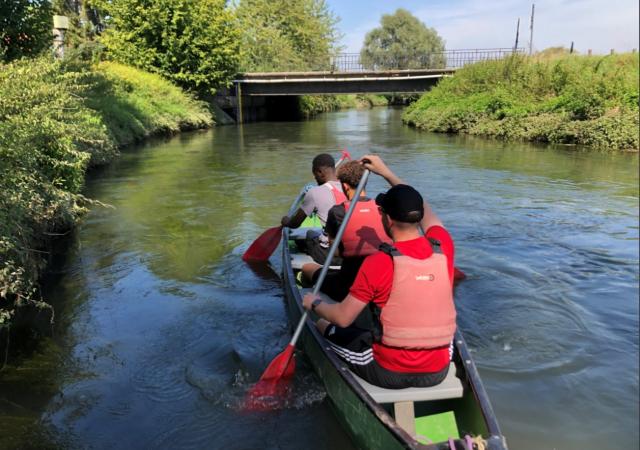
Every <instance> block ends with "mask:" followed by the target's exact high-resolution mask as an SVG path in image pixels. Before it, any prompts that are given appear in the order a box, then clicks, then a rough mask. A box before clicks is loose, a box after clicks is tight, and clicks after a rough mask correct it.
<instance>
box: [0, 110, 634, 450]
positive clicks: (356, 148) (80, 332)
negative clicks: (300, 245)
mask: <svg viewBox="0 0 640 450" xmlns="http://www.w3.org/2000/svg"><path fill="white" fill-rule="evenodd" d="M345 147H346V148H348V149H349V151H350V152H351V153H352V154H353V155H362V154H364V153H367V152H370V151H374V152H376V153H379V154H380V155H382V156H383V158H384V159H385V160H386V161H387V162H388V163H389V165H390V166H391V167H392V168H393V169H394V170H395V171H396V173H398V174H399V175H401V176H402V177H403V178H404V179H405V180H406V181H408V182H410V183H412V184H413V185H415V186H416V187H417V188H418V189H419V190H420V191H421V192H423V193H424V195H425V197H426V198H427V199H428V200H429V201H430V203H431V204H432V206H433V208H434V209H435V210H436V212H437V213H438V214H439V215H440V216H441V218H442V219H443V221H444V222H445V224H446V225H447V227H448V228H449V229H450V230H451V232H452V234H453V237H454V239H455V240H456V244H457V265H458V266H459V267H460V268H462V269H463V270H464V271H465V272H466V273H467V275H468V278H467V279H466V280H465V281H464V282H463V283H462V284H461V285H460V286H459V287H458V289H457V292H456V295H457V305H458V309H459V326H460V327H461V328H462V330H463V332H464V333H465V336H466V339H467V342H468V344H469V346H470V348H471V350H472V352H473V355H474V358H475V362H476V364H477V366H478V367H479V370H480V374H481V376H482V379H483V381H484V384H485V387H486V389H487V391H488V393H489V396H490V398H491V400H492V403H493V406H494V409H495V412H496V414H497V416H498V420H499V423H500V425H501V427H502V429H503V432H504V434H505V435H506V437H507V440H508V442H509V444H510V446H511V448H513V449H525V450H527V449H530V450H534V449H541V448H545V449H564V450H572V449H576V450H577V449H580V450H588V449H594V450H595V449H602V448H637V447H638V430H637V424H638V395H639V392H638V384H639V383H638V264H639V263H638V260H639V257H638V244H639V242H638V156H637V155H630V154H619V153H618V154H608V153H601V152H595V151H591V150H578V149H575V148H572V147H543V146H534V145H521V144H513V143H502V142H497V141H489V140H482V139H477V138H464V137H452V136H443V135H435V134H429V133H422V132H417V131H415V130H413V129H410V128H407V127H404V126H402V125H401V123H400V111H398V110H394V109H384V108H383V109H373V110H366V111H355V110H354V111H346V112H339V113H331V114H326V115H323V116H321V117H320V118H319V119H317V120H313V121H308V122H298V123H257V124H246V125H244V126H243V127H241V128H238V127H221V128H217V129H215V130H212V131H209V132H204V133H192V134H184V135H182V136H179V137H176V138H174V139H171V140H168V141H161V142H154V143H152V144H149V145H146V146H144V147H142V148H139V149H135V150H131V151H127V152H125V153H124V154H123V155H122V157H121V158H120V159H119V160H118V161H117V162H116V163H114V164H112V165H111V166H109V167H107V168H105V169H103V170H100V171H98V172H96V173H94V174H92V176H91V177H90V178H89V181H88V183H87V188H86V195H87V196H89V197H91V198H94V199H97V200H100V201H101V202H103V203H105V204H107V205H110V206H109V207H100V206H96V207H93V208H92V210H91V212H90V213H89V215H88V216H87V217H86V219H85V220H84V222H83V223H82V225H81V226H80V227H79V229H78V231H77V233H76V235H75V237H74V238H73V243H72V247H71V249H70V253H69V256H68V258H67V260H66V263H65V264H64V265H63V266H60V267H57V268H56V270H57V271H58V272H59V273H60V276H59V277H58V279H57V280H56V282H55V283H52V284H51V285H49V286H47V289H46V291H45V292H44V296H45V297H46V298H47V299H49V300H50V301H52V302H53V303H54V304H55V305H56V306H57V318H58V324H57V327H56V333H55V337H54V339H53V340H52V342H49V343H48V344H47V345H46V346H45V347H44V349H43V350H42V352H41V353H39V354H37V355H35V356H34V357H33V358H32V359H31V360H29V361H27V362H26V363H25V367H29V368H30V370H33V375H31V376H29V375H28V374H25V371H23V372H19V371H15V370H11V369H10V370H8V371H6V373H5V374H0V388H1V389H2V395H1V397H0V398H1V400H2V401H1V402H0V422H2V423H4V424H5V425H2V426H1V427H2V429H1V430H0V431H2V433H0V447H2V446H8V447H11V446H15V447H28V446H30V445H31V446H34V447H45V446H51V447H61V448H97V449H110V448H221V449H222V448H224V449H228V448H229V449H248V448H256V449H257V448H260V449H298V448H309V449H318V450H319V449H329V448H332V449H333V448H340V449H342V448H345V449H349V448H353V447H352V444H351V443H350V440H349V437H348V435H347V434H346V433H345V432H344V431H343V430H342V429H341V427H340V424H339V423H338V422H337V420H336V419H335V418H334V416H333V414H332V412H331V408H330V406H329V403H328V399H326V398H325V393H324V390H323V388H322V385H321V383H319V381H318V380H317V379H316V377H315V375H313V373H312V372H311V370H310V369H309V368H308V367H306V366H305V364H304V363H303V364H302V365H299V366H298V370H297V377H296V381H295V386H294V394H295V395H294V397H293V398H292V400H291V401H290V403H289V404H287V405H286V407H285V408H284V409H282V410H279V411H275V412H273V413H271V414H246V413H241V412H239V411H238V409H237V407H238V405H239V402H240V401H241V399H242V396H243V393H244V392H245V390H246V388H247V386H248V385H250V383H251V382H252V381H255V380H256V379H257V378H258V377H259V375H260V373H261V372H262V370H263V369H264V367H265V366H266V364H267V363H268V362H269V361H270V360H271V359H272V358H273V357H274V356H275V355H276V354H277V353H278V352H280V351H281V350H282V349H283V348H284V346H285V345H286V343H287V341H288V339H289V337H290V330H289V324H288V323H287V316H286V313H285V308H284V302H283V295H282V289H281V285H280V280H279V277H278V274H279V273H280V261H279V259H278V258H279V254H276V255H274V257H273V258H272V260H271V266H270V268H268V269H267V270H262V271H252V270H250V268H248V267H247V266H246V265H245V264H244V263H243V262H242V261H241V260H240V256H241V255H242V253H243V251H244V250H245V249H246V248H247V247H248V245H249V244H250V243H251V242H252V240H253V239H254V238H255V237H256V236H258V235H259V234H260V233H261V232H262V231H263V230H264V229H266V228H268V227H270V226H274V225H276V224H277V223H278V222H279V219H280V217H281V216H282V215H283V214H284V213H285V212H286V210H287V209H288V207H289V203H290V202H291V201H292V199H293V198H294V197H295V196H296V194H297V192H298V191H299V190H300V188H301V187H302V186H303V185H304V184H305V183H307V182H309V181H311V179H312V178H311V173H310V161H311V158H312V157H313V156H314V155H315V154H317V153H320V152H325V151H329V152H331V153H334V154H336V155H338V154H339V152H340V150H341V149H343V148H345ZM385 188H386V187H385V185H384V182H383V181H382V180H380V179H379V178H377V177H375V176H374V177H372V178H371V181H370V185H369V188H368V189H369V191H370V192H372V193H376V192H379V191H381V190H383V189H385ZM16 374H17V375H16ZM21 380H22V381H21ZM25 380H27V381H25ZM34 420H35V423H36V425H35V427H34V426H33V425H29V424H32V423H33V422H34ZM34 433H35V434H34ZM34 435H35V436H37V437H36V438H34ZM34 439H35V440H34Z"/></svg>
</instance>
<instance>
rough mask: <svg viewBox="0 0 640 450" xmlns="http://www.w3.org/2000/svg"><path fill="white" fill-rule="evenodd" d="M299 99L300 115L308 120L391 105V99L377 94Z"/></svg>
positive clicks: (304, 97) (303, 96)
mask: <svg viewBox="0 0 640 450" xmlns="http://www.w3.org/2000/svg"><path fill="white" fill-rule="evenodd" d="M298 98H299V100H298V110H299V115H300V116H301V117H304V118H306V119H308V118H311V117H313V116H315V115H317V114H320V113H323V112H329V111H338V110H340V109H350V108H373V107H374V106H388V105H389V104H390V103H389V98H387V97H386V96H384V95H377V94H357V95H356V94H344V95H302V96H300V97H298Z"/></svg>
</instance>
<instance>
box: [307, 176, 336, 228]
mask: <svg viewBox="0 0 640 450" xmlns="http://www.w3.org/2000/svg"><path fill="white" fill-rule="evenodd" d="M329 183H330V184H331V186H332V187H334V188H335V189H337V190H338V191H340V192H342V186H341V185H340V182H339V181H329V182H327V183H325V184H321V185H320V186H314V187H312V188H311V189H309V192H307V193H306V194H305V196H304V200H303V201H302V205H300V209H302V210H303V211H304V213H305V214H306V215H307V217H309V216H310V215H311V214H313V213H316V214H317V216H318V218H319V219H320V222H321V223H322V226H324V225H325V223H327V214H329V210H330V209H331V208H332V207H333V206H334V205H335V204H336V200H335V197H334V196H333V192H331V188H329V186H327V184H329Z"/></svg>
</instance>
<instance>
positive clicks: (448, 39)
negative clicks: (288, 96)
mask: <svg viewBox="0 0 640 450" xmlns="http://www.w3.org/2000/svg"><path fill="white" fill-rule="evenodd" d="M326 2H327V4H328V6H329V8H330V9H331V10H332V11H333V12H334V13H335V14H336V15H337V16H338V17H339V18H340V22H339V23H338V28H339V29H340V31H341V32H342V34H343V37H342V42H341V43H342V45H343V46H344V50H343V51H345V52H359V51H360V48H361V47H362V43H363V42H364V36H365V34H366V33H367V32H368V31H369V30H371V29H373V28H376V27H378V26H379V25H380V18H381V16H382V15H383V14H392V13H393V12H394V11H395V10H396V9H397V8H404V9H406V10H408V11H410V12H411V13H412V14H413V15H414V16H416V17H417V18H418V19H420V20H421V21H422V22H423V23H425V24H426V25H427V26H429V27H432V28H435V29H436V31H437V32H438V34H439V35H440V36H441V37H442V38H443V39H444V40H445V47H446V48H447V49H448V50H455V49H468V48H500V47H513V45H514V42H515V35H516V23H517V21H518V18H520V40H519V45H518V46H519V47H525V48H528V45H529V35H530V34H529V23H530V18H531V5H532V3H535V16H534V26H533V50H534V51H535V50H542V49H545V48H547V47H555V46H564V47H567V48H569V47H570V46H571V42H572V41H573V42H574V48H575V49H576V50H578V51H579V52H581V53H587V51H588V49H592V50H593V53H597V54H598V53H599V54H605V53H609V51H610V50H611V49H614V50H615V51H616V52H623V51H630V50H632V49H634V48H635V49H637V48H638V47H639V46H640V45H639V44H638V39H639V38H638V27H639V23H638V22H639V19H638V17H639V11H638V0H557V1H552V0H536V1H532V0H422V1H418V0H406V1H400V0H398V1H395V0H387V1H384V0H326Z"/></svg>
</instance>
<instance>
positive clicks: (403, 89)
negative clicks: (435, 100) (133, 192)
mask: <svg viewBox="0 0 640 450" xmlns="http://www.w3.org/2000/svg"><path fill="white" fill-rule="evenodd" d="M522 51H523V50H522V49H512V48H494V49H471V50H447V51H444V52H438V53H430V54H425V55H421V56H418V57H415V56H412V57H411V58H402V57H394V58H393V59H390V60H385V61H377V62H376V64H373V65H372V64H369V65H364V64H362V62H361V60H360V55H359V54H357V53H343V54H339V55H336V56H333V57H331V58H329V59H328V60H327V61H324V62H322V63H320V64H317V65H313V66H312V68H313V69H314V70H313V71H306V72H261V73H244V74H238V76H237V77H236V78H235V79H234V80H233V88H232V89H231V90H229V91H228V92H227V93H225V94H223V95H221V96H219V97H218V99H217V103H218V105H219V106H221V107H222V108H223V109H224V110H225V111H226V112H229V113H232V114H233V115H234V116H235V120H236V121H237V122H243V121H244V119H245V118H248V119H249V120H254V119H260V118H261V117H260V116H261V114H260V113H259V108H266V106H265V105H267V104H269V103H270V104H273V100H275V98H274V97H285V98H286V97H290V96H299V95H309V94H314V95H318V94H320V95H322V94H363V93H379V94H415V93H422V92H426V91H428V90H429V89H431V88H432V87H433V86H435V85H436V84H437V83H438V81H440V80H441V79H442V78H443V77H449V76H453V74H454V73H455V71H456V70H457V69H458V68H460V67H463V66H465V65H466V64H472V63H476V62H479V61H486V60H495V59H501V58H504V57H507V56H510V55H512V54H514V53H519V52H522ZM315 69H317V70H315ZM269 98H273V99H272V100H269Z"/></svg>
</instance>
